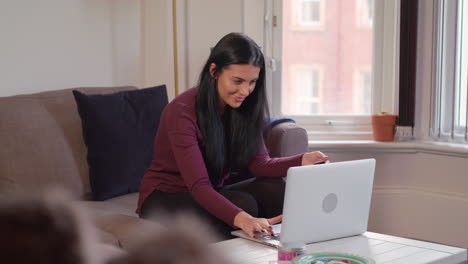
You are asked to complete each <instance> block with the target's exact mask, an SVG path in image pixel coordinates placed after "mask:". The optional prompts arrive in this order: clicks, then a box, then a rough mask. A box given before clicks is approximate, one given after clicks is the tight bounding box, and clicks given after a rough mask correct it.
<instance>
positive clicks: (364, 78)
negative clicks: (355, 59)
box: [353, 67, 372, 114]
mask: <svg viewBox="0 0 468 264" xmlns="http://www.w3.org/2000/svg"><path fill="white" fill-rule="evenodd" d="M366 98H372V73H371V70H370V67H360V68H358V69H356V70H355V71H354V94H353V102H354V109H353V111H354V112H355V113H359V114H370V113H371V111H372V109H371V100H366Z"/></svg>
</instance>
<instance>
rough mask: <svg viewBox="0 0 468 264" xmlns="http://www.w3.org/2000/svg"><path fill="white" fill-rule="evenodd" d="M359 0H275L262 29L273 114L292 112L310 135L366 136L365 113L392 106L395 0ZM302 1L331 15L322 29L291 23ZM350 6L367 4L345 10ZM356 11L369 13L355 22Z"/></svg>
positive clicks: (368, 135) (367, 117)
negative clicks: (359, 23) (365, 22)
mask: <svg viewBox="0 0 468 264" xmlns="http://www.w3.org/2000/svg"><path fill="white" fill-rule="evenodd" d="M362 1H364V0H362ZM362 1H361V0H336V1H328V2H326V1H323V0H322V1H299V0H294V1H287V0H284V1H281V0H274V1H273V5H272V9H273V10H272V11H271V12H272V13H273V16H274V17H273V18H272V19H271V20H268V19H267V24H266V32H265V36H266V42H265V43H266V57H267V63H268V64H269V65H270V66H271V67H270V68H269V72H267V76H270V79H267V86H269V89H271V91H272V92H271V94H272V98H271V101H272V103H271V105H272V107H271V110H272V115H273V116H275V117H289V118H293V119H295V120H296V121H297V122H298V123H299V124H300V125H301V126H303V127H305V128H306V129H307V130H308V133H309V135H310V137H309V138H310V139H371V138H372V133H371V124H370V115H371V114H372V113H378V112H380V111H385V112H390V113H395V109H396V107H395V97H396V96H395V90H397V88H398V87H397V85H398V81H397V80H398V74H396V70H397V62H398V61H397V59H395V58H398V49H397V45H396V43H398V41H397V34H396V32H397V25H398V20H397V19H398V3H399V1H386V0H374V1H364V2H362ZM306 2H307V5H310V8H312V6H313V5H312V2H313V3H317V4H316V5H320V9H322V10H323V11H321V12H322V13H323V14H324V15H323V16H322V15H320V16H319V17H320V19H321V20H322V21H323V19H324V18H323V17H324V16H327V17H329V19H328V20H327V25H326V27H325V28H324V30H303V31H297V30H295V27H294V25H292V23H293V21H299V20H300V19H299V17H300V16H301V15H299V14H300V13H298V12H296V11H295V7H294V5H295V4H299V3H302V4H304V5H305V3H306ZM324 2H326V3H327V4H326V5H324ZM374 2H375V3H374ZM359 3H366V4H359ZM314 8H316V6H315V7H314ZM356 8H364V9H365V10H361V11H360V12H349V10H355V9H356ZM372 8H374V9H375V10H376V12H369V9H372ZM384 12H385V16H384V15H383V14H384ZM268 13H269V11H267V14H268ZM322 13H321V14H322ZM374 13H375V14H376V15H375V16H374V15H373V14H374ZM307 14H309V13H307ZM310 14H316V13H314V12H312V11H311V13H310ZM357 14H366V16H365V17H366V19H371V20H372V18H374V17H375V21H371V23H369V27H366V28H358V27H356V19H357V18H356V16H357ZM304 17H305V16H304ZM307 17H317V16H314V15H310V16H309V15H307ZM384 18H385V19H384ZM268 21H275V22H276V24H273V23H271V24H268ZM275 25H277V26H275ZM384 32H385V34H384ZM270 45H271V46H270ZM298 65H302V66H304V65H320V67H316V68H315V69H314V67H312V68H310V67H309V69H308V70H307V69H306V68H304V67H298ZM305 87H311V88H310V89H308V88H307V89H306V88H305ZM316 87H318V88H316ZM374 87H375V88H374ZM384 107H385V108H384Z"/></svg>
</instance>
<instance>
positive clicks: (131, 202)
mask: <svg viewBox="0 0 468 264" xmlns="http://www.w3.org/2000/svg"><path fill="white" fill-rule="evenodd" d="M75 203H76V204H77V205H78V206H80V207H83V208H85V210H86V211H87V214H88V215H90V216H91V217H92V218H98V217H101V216H104V215H110V214H123V215H128V216H134V217H138V215H137V214H136V213H135V209H136V207H137V203H138V192H135V193H129V194H126V195H121V196H118V197H115V198H112V199H109V200H105V201H76V202H75Z"/></svg>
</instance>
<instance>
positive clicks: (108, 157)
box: [73, 85, 168, 201]
mask: <svg viewBox="0 0 468 264" xmlns="http://www.w3.org/2000/svg"><path fill="white" fill-rule="evenodd" d="M73 96H74V97H75V101H76V103H77V106H78V112H79V114H80V117H81V121H82V128H83V138H84V141H85V144H86V146H87V147H88V155H87V159H88V166H89V180H90V184H91V190H92V192H93V198H94V200H99V201H102V200H106V199H110V198H112V197H115V196H119V195H123V194H127V193H131V192H137V191H138V187H139V184H140V180H141V178H142V177H143V174H144V171H145V170H146V169H147V168H148V167H149V165H150V162H151V159H152V157H153V144H154V137H155V135H156V131H157V130H158V126H159V119H160V116H161V113H162V111H163V109H164V107H165V106H166V105H167V103H168V98H167V93H166V86H165V85H161V86H156V87H152V88H145V89H139V90H130V91H123V92H117V93H113V94H84V93H81V92H79V91H76V90H74V91H73Z"/></svg>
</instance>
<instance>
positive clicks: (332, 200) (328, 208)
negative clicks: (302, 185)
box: [322, 193, 338, 214]
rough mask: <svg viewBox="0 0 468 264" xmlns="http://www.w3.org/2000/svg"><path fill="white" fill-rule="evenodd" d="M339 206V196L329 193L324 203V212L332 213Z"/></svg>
mask: <svg viewBox="0 0 468 264" xmlns="http://www.w3.org/2000/svg"><path fill="white" fill-rule="evenodd" d="M337 205H338V196H337V195H336V194H334V193H329V194H327V196H325V198H324V199H323V201H322V210H323V211H324V212H325V213H328V214H329V213H331V212H333V211H334V210H335V209H336V206H337Z"/></svg>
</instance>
